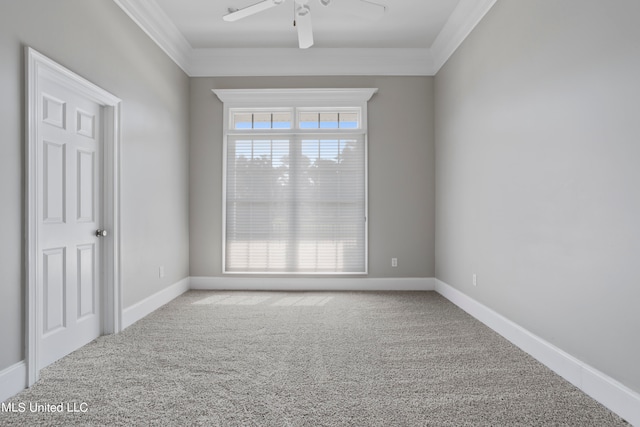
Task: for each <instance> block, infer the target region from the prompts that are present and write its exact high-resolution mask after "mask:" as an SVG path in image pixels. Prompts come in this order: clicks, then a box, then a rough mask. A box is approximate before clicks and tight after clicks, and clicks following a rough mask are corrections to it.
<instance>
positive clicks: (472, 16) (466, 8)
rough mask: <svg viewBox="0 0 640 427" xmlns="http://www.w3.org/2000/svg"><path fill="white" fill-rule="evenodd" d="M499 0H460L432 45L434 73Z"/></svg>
mask: <svg viewBox="0 0 640 427" xmlns="http://www.w3.org/2000/svg"><path fill="white" fill-rule="evenodd" d="M496 1H497V0H460V2H459V3H458V6H456V8H455V9H454V11H453V13H452V14H451V16H450V17H449V19H448V20H447V22H446V23H445V24H444V27H442V30H440V34H438V37H436V40H435V41H434V42H433V45H432V46H431V54H432V55H433V61H434V70H435V72H434V73H433V74H436V73H437V72H438V71H440V68H442V66H443V65H444V64H445V63H446V62H447V60H448V59H449V58H450V57H451V55H453V53H454V52H455V51H456V50H457V49H458V47H460V45H461V44H462V42H463V41H464V40H465V39H466V38H467V36H468V35H469V34H470V33H471V31H473V29H474V28H475V27H476V25H478V23H479V22H480V21H481V20H482V18H484V16H485V15H486V14H487V12H489V10H490V9H491V8H492V7H493V5H494V4H495V3H496Z"/></svg>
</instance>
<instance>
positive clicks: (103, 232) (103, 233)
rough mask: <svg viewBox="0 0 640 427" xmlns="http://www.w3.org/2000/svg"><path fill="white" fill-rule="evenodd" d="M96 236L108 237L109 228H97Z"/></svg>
mask: <svg viewBox="0 0 640 427" xmlns="http://www.w3.org/2000/svg"><path fill="white" fill-rule="evenodd" d="M96 236H98V237H107V230H100V229H98V230H96Z"/></svg>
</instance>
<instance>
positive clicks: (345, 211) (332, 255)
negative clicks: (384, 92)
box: [215, 89, 374, 274]
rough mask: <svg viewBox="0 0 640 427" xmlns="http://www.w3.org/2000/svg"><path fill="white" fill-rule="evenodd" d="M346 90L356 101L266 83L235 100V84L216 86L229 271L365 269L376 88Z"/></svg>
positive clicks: (333, 271)
mask: <svg viewBox="0 0 640 427" xmlns="http://www.w3.org/2000/svg"><path fill="white" fill-rule="evenodd" d="M331 91H335V90H331ZM344 91H345V92H346V91H356V92H357V93H358V95H359V96H360V98H359V101H358V100H356V101H354V100H348V102H347V100H345V99H342V98H343V97H338V99H321V100H318V99H315V100H314V99H313V98H314V97H313V96H309V95H310V93H309V90H288V91H286V95H287V96H286V97H285V98H286V100H282V99H280V98H281V96H279V95H282V94H281V93H277V91H273V90H269V91H252V92H253V94H254V95H255V98H256V99H254V100H253V101H252V100H246V101H245V102H242V103H238V102H235V103H234V102H229V99H230V98H231V99H232V100H233V99H234V97H233V95H237V93H235V91H229V90H227V91H215V92H216V94H217V95H218V96H219V97H220V98H221V99H222V100H223V102H225V131H224V132H225V135H224V140H225V159H224V161H225V176H224V200H223V204H224V224H223V235H224V242H223V245H224V246H223V253H224V271H225V273H298V274H363V273H366V271H367V222H366V217H367V175H366V171H367V165H366V152H367V149H366V141H367V138H366V136H367V135H366V100H368V99H369V97H370V96H371V95H373V93H374V90H367V92H366V93H365V94H364V95H363V94H362V93H361V91H362V90H349V89H347V90H344ZM240 93H241V94H242V95H246V94H247V93H246V91H240ZM318 93H319V92H316V91H313V92H312V93H311V95H317V94H318ZM344 94H345V93H344V92H340V95H344ZM367 95H368V97H366V100H364V101H362V97H363V96H367ZM252 102H254V103H255V104H257V105H258V106H257V107H255V106H254V107H252V106H251V105H252V104H251V103H252ZM266 102H270V103H272V105H273V106H269V107H264V106H263V105H264V104H265V103H266ZM314 102H316V103H317V104H318V105H313V103H314ZM329 102H333V103H335V105H331V106H327V103H329ZM285 103H286V105H285Z"/></svg>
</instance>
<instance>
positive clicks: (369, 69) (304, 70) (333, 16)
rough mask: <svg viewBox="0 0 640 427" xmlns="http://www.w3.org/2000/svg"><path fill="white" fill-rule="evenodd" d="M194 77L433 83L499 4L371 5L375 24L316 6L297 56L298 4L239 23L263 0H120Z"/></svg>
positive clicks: (454, 0)
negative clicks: (308, 38)
mask: <svg viewBox="0 0 640 427" xmlns="http://www.w3.org/2000/svg"><path fill="white" fill-rule="evenodd" d="M114 1H115V2H116V3H117V4H118V5H119V6H120V7H121V8H122V9H123V10H124V11H125V12H126V13H127V14H128V15H129V16H130V17H131V18H132V19H133V20H134V21H135V22H136V23H137V24H138V25H139V26H140V27H141V28H142V29H143V30H144V31H145V32H146V33H147V34H148V35H149V36H150V37H151V38H152V39H153V40H154V41H155V42H156V43H157V44H158V45H159V46H160V47H161V48H162V49H163V50H164V51H165V52H166V53H167V54H168V55H169V56H170V57H171V58H172V59H173V60H174V61H175V62H176V63H177V64H178V65H179V66H180V67H181V68H182V69H183V70H184V71H185V72H186V73H187V74H189V75H191V76H221V75H285V76H287V75H433V74H435V73H436V72H437V71H438V69H439V68H440V67H441V66H442V65H443V64H444V62H446V60H447V59H448V57H449V56H450V55H451V54H452V53H453V52H454V51H455V49H457V47H458V46H459V45H460V43H462V41H463V40H464V38H466V36H467V35H468V34H469V33H470V32H471V30H472V29H473V28H474V27H475V25H476V24H477V23H478V22H479V21H480V20H481V19H482V17H483V16H484V15H485V14H486V13H487V12H488V11H489V9H490V8H491V7H492V6H493V4H494V3H495V1H496V0H368V1H371V2H375V3H379V4H384V5H385V6H386V7H387V11H386V13H385V14H384V15H383V16H382V18H380V19H379V20H375V21H370V20H367V19H364V18H361V17H357V16H353V15H349V14H347V13H344V10H341V7H340V0H333V1H332V3H331V5H329V6H327V7H325V6H322V5H321V4H320V2H319V0H309V3H308V5H309V6H310V7H311V14H312V23H313V33H314V39H315V44H314V46H312V47H311V48H309V49H305V50H300V49H298V48H297V43H298V42H297V34H296V29H295V28H294V27H293V6H294V0H285V1H284V2H283V4H281V5H279V6H277V7H274V8H271V9H269V10H266V11H263V12H260V13H259V14H256V15H253V16H250V17H247V18H245V19H242V20H239V21H236V22H225V21H223V20H222V17H223V16H224V15H226V14H227V13H228V9H229V8H237V9H241V8H244V7H246V6H249V5H252V4H255V3H258V2H259V1H260V0H114Z"/></svg>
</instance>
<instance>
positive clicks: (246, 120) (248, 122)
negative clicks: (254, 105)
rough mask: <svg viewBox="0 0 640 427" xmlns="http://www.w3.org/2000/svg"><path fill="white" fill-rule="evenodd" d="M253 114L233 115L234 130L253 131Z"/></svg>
mask: <svg viewBox="0 0 640 427" xmlns="http://www.w3.org/2000/svg"><path fill="white" fill-rule="evenodd" d="M252 126H253V124H252V114H251V113H248V114H246V113H236V114H234V115H233V128H234V129H251V127H252Z"/></svg>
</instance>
